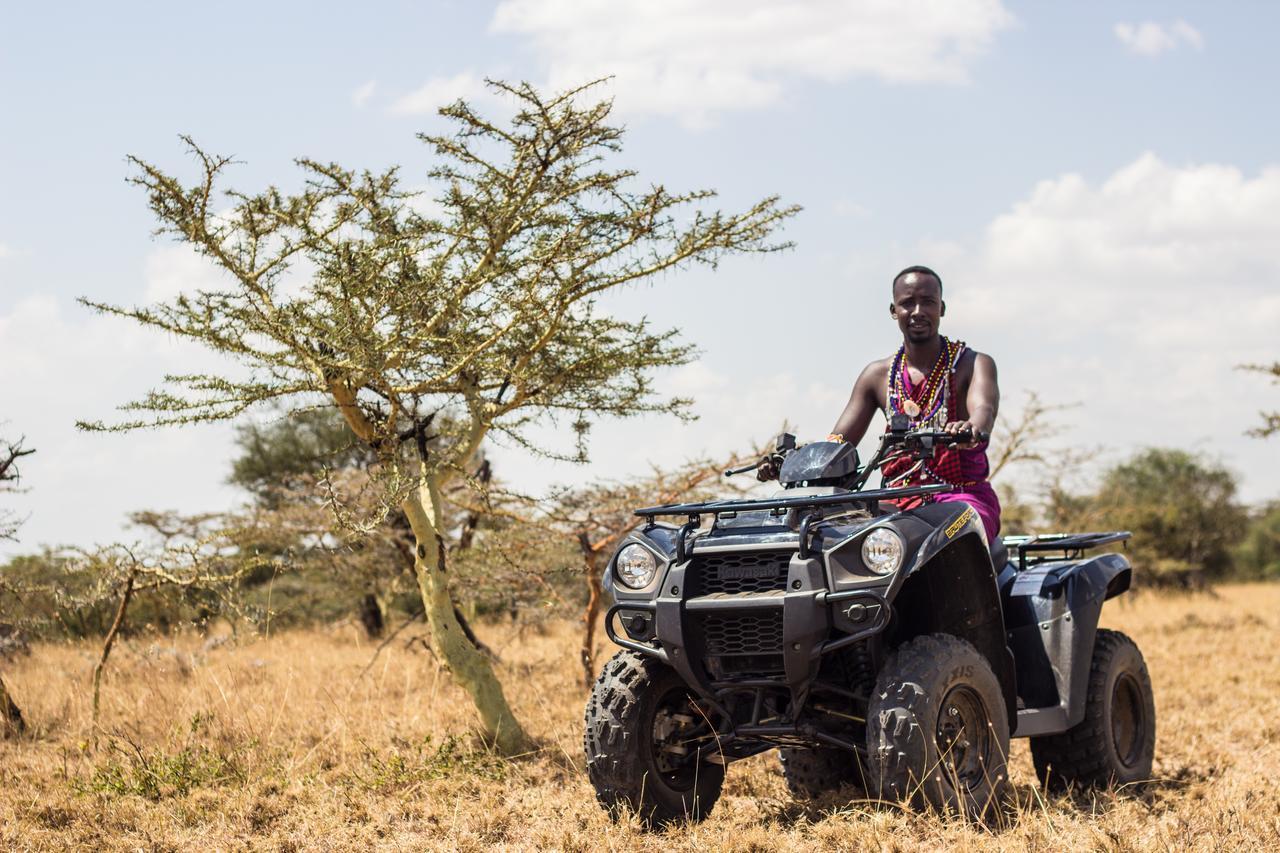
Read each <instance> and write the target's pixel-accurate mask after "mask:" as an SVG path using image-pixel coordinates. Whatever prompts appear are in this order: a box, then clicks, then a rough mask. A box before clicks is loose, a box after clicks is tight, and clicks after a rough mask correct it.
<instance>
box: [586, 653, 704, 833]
mask: <svg viewBox="0 0 1280 853" xmlns="http://www.w3.org/2000/svg"><path fill="white" fill-rule="evenodd" d="M712 713H713V712H711V711H710V709H703V708H701V707H700V706H699V704H698V702H697V699H696V698H695V697H694V696H693V694H692V693H691V692H690V691H689V688H688V687H687V686H685V683H684V681H682V680H681V678H680V676H679V675H678V674H676V672H675V670H673V669H671V668H670V667H668V666H666V665H664V664H662V663H661V662H659V661H657V660H654V659H653V658H651V657H648V656H645V655H641V654H638V653H637V652H633V651H622V652H619V653H618V654H616V655H614V656H613V658H612V659H611V660H610V661H609V662H608V663H607V664H605V667H604V670H603V671H602V672H601V673H600V677H599V678H598V679H596V683H595V687H594V689H593V690H592V691H591V698H590V700H588V702H587V715H586V716H587V719H586V735H585V736H584V738H583V742H584V743H583V746H584V748H585V751H586V754H587V776H588V777H589V778H590V779H591V784H592V785H594V786H595V789H596V798H597V799H598V800H599V801H600V804H601V805H602V806H604V807H605V808H606V809H608V810H609V811H610V812H612V813H613V814H614V815H615V816H617V815H618V813H619V809H620V807H622V806H624V805H625V806H630V807H631V808H632V809H633V810H634V811H635V813H636V814H637V815H639V817H640V819H641V820H642V821H643V822H644V823H645V824H647V825H650V826H654V825H659V826H661V825H666V824H669V823H672V822H675V821H678V820H681V819H683V818H687V819H689V820H693V821H698V820H702V819H703V818H705V817H706V816H707V815H708V814H710V813H711V809H712V807H713V806H714V805H715V803H716V800H717V799H719V798H720V786H721V785H722V784H723V783H724V765H723V764H716V763H712V762H711V760H708V756H707V755H706V752H705V750H704V752H703V753H699V752H698V747H700V746H702V747H707V746H710V747H712V748H713V751H712V752H711V756H710V757H711V758H712V759H714V758H718V757H719V753H718V752H715V751H714V746H715V743H716V732H715V729H714V727H713V725H712V722H711V721H712V716H711V714H712Z"/></svg>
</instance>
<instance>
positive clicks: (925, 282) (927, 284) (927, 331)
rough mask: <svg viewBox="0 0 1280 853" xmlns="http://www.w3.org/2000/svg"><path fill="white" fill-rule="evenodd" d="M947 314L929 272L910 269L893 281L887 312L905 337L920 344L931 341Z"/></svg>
mask: <svg viewBox="0 0 1280 853" xmlns="http://www.w3.org/2000/svg"><path fill="white" fill-rule="evenodd" d="M946 313H947V305H946V303H945V302H943V301H942V286H941V285H939V284H938V280H937V279H936V278H934V277H933V276H931V275H929V274H928V273H919V272H909V273H907V274H906V275H904V276H903V277H902V278H900V279H898V280H897V282H895V283H894V285H893V304H891V305H890V306H889V314H890V315H891V316H892V317H893V319H895V320H897V321H898V328H899V329H901V330H902V336H903V337H904V338H905V339H906V340H908V341H911V342H912V343H921V344H922V343H927V342H929V341H931V340H933V338H934V336H935V335H937V334H938V325H939V323H940V322H941V321H942V315H944V314H946Z"/></svg>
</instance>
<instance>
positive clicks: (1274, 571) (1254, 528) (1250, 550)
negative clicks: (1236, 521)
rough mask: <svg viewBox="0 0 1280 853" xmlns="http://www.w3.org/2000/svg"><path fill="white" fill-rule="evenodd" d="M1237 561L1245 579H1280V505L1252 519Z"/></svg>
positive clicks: (1241, 543) (1237, 554)
mask: <svg viewBox="0 0 1280 853" xmlns="http://www.w3.org/2000/svg"><path fill="white" fill-rule="evenodd" d="M1235 562H1236V568H1237V570H1238V571H1239V573H1240V574H1241V575H1242V576H1244V577H1252V578H1265V579H1267V580H1280V502H1277V503H1272V504H1270V505H1268V506H1265V507H1263V508H1262V509H1261V510H1260V511H1259V512H1257V513H1255V514H1254V516H1253V517H1252V518H1251V519H1250V520H1249V527H1248V529H1247V530H1246V531H1245V534H1244V538H1243V539H1242V540H1241V541H1240V545H1239V547H1238V548H1237V549H1236V552H1235Z"/></svg>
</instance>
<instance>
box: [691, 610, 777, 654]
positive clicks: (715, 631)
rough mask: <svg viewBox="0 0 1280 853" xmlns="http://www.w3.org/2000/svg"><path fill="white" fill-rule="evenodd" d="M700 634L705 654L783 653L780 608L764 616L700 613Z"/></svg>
mask: <svg viewBox="0 0 1280 853" xmlns="http://www.w3.org/2000/svg"><path fill="white" fill-rule="evenodd" d="M698 621H699V623H700V624H699V625H698V626H697V628H698V631H699V633H700V634H701V635H702V642H703V649H704V650H705V652H706V654H708V655H717V656H719V655H776V654H781V653H782V608H781V607H779V608H777V609H771V610H768V611H766V612H764V613H703V614H700V616H699V620H698Z"/></svg>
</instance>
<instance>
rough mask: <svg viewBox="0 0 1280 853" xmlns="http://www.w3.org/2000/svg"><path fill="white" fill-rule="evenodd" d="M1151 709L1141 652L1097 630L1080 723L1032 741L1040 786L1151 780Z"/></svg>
mask: <svg viewBox="0 0 1280 853" xmlns="http://www.w3.org/2000/svg"><path fill="white" fill-rule="evenodd" d="M1155 750H1156V706H1155V699H1154V697H1153V696H1152V694H1151V676H1150V675H1148V674H1147V665H1146V662H1145V661H1144V660H1143V659H1142V652H1140V651H1139V650H1138V646H1137V645H1136V644H1135V643H1134V642H1133V640H1131V639H1129V638H1128V637H1126V636H1125V635H1124V634H1122V633H1120V632H1119V631H1107V630H1100V631H1098V636H1097V638H1096V639H1095V640H1094V642H1093V661H1092V663H1091V664H1090V667H1089V692H1088V699H1087V700H1086V703H1085V711H1084V719H1083V720H1081V721H1080V722H1079V724H1077V725H1075V726H1073V727H1071V728H1070V729H1068V730H1067V731H1065V732H1062V733H1061V734H1056V735H1045V736H1044V737H1033V738H1031V759H1032V762H1033V763H1034V764H1035V766H1036V775H1037V776H1039V777H1040V782H1041V784H1043V785H1044V786H1045V787H1046V788H1048V789H1050V790H1052V791H1061V790H1064V789H1066V788H1067V787H1069V786H1071V785H1077V786H1081V787H1105V786H1107V785H1110V784H1113V783H1114V784H1117V785H1125V784H1131V783H1133V782H1141V781H1144V780H1147V779H1150V778H1151V763H1152V760H1153V759H1154V757H1155Z"/></svg>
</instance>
